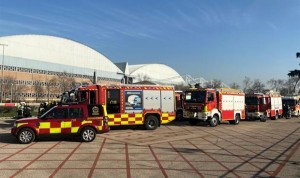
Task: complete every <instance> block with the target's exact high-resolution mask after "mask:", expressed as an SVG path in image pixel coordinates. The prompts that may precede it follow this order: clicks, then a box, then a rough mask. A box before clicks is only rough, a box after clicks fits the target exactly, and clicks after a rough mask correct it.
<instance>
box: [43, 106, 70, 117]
mask: <svg viewBox="0 0 300 178" xmlns="http://www.w3.org/2000/svg"><path fill="white" fill-rule="evenodd" d="M67 116H68V110H67V108H54V109H53V110H52V111H51V112H50V113H48V114H47V116H46V117H47V118H53V119H63V118H67Z"/></svg>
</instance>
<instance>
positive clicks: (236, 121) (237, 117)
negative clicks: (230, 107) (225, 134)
mask: <svg viewBox="0 0 300 178" xmlns="http://www.w3.org/2000/svg"><path fill="white" fill-rule="evenodd" d="M240 120H241V118H240V116H239V115H236V116H235V118H234V120H233V121H229V123H230V124H234V125H237V124H239V123H240Z"/></svg>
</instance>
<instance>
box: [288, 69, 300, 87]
mask: <svg viewBox="0 0 300 178" xmlns="http://www.w3.org/2000/svg"><path fill="white" fill-rule="evenodd" d="M288 76H289V77H292V78H294V80H295V81H294V89H293V92H296V87H297V84H298V82H299V80H300V70H296V69H295V70H292V71H290V72H289V73H288Z"/></svg>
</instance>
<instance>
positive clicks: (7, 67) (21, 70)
mask: <svg viewBox="0 0 300 178" xmlns="http://www.w3.org/2000/svg"><path fill="white" fill-rule="evenodd" d="M0 70H2V65H0ZM3 70H7V71H17V72H26V73H34V74H46V75H56V76H59V77H61V76H64V77H71V78H72V77H73V78H85V79H93V76H90V75H82V74H73V73H67V72H55V71H48V70H39V69H30V68H24V67H14V66H4V67H3Z"/></svg>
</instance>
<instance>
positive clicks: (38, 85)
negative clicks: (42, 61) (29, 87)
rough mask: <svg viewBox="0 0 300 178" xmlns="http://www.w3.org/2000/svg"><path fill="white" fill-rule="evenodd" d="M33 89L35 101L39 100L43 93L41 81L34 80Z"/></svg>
mask: <svg viewBox="0 0 300 178" xmlns="http://www.w3.org/2000/svg"><path fill="white" fill-rule="evenodd" d="M33 90H34V92H35V102H39V100H40V99H41V98H42V95H43V94H44V88H43V86H41V83H40V82H39V81H35V82H34V85H33Z"/></svg>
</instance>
